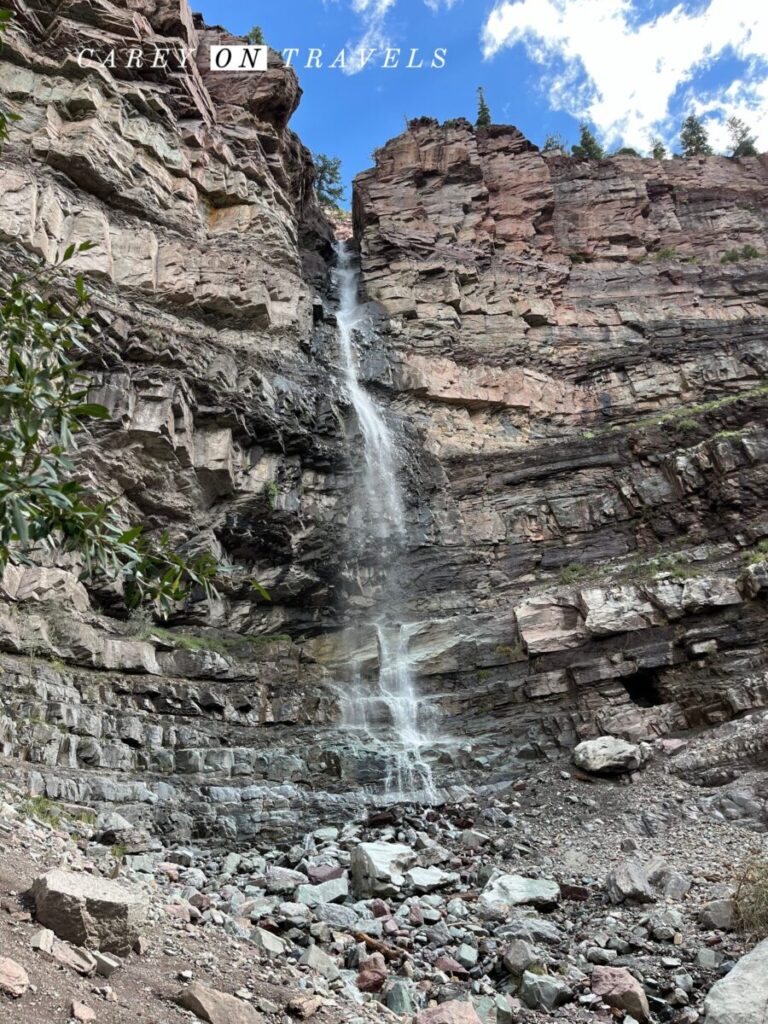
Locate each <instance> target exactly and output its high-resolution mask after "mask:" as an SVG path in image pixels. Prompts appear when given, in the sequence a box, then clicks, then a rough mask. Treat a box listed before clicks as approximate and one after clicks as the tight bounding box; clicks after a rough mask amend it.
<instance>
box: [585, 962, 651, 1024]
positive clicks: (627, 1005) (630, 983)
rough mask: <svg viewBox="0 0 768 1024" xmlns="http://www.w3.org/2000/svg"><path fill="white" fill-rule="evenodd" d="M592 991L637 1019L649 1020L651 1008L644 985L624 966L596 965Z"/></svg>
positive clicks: (610, 1004) (604, 1000) (593, 972)
mask: <svg viewBox="0 0 768 1024" xmlns="http://www.w3.org/2000/svg"><path fill="white" fill-rule="evenodd" d="M592 991H593V992H594V993H595V995H597V996H600V998H601V999H602V1000H603V1002H604V1003H607V1004H608V1005H609V1006H613V1007H614V1008H615V1009H617V1010H624V1012H625V1013H628V1014H630V1015H631V1016H632V1017H634V1018H635V1020H641V1021H642V1020H648V1018H649V1015H650V1010H649V1008H648V999H647V997H646V994H645V991H644V989H643V986H642V985H641V984H640V982H639V981H638V980H637V979H636V978H633V977H632V975H631V974H630V973H629V971H627V970H625V969H624V968H623V967H595V969H594V970H593V971H592Z"/></svg>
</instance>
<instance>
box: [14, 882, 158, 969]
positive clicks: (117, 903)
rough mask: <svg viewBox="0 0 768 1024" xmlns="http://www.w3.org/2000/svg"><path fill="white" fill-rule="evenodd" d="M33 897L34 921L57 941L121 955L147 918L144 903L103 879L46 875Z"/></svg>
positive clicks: (127, 951) (132, 941)
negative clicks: (49, 930) (62, 940)
mask: <svg viewBox="0 0 768 1024" xmlns="http://www.w3.org/2000/svg"><path fill="white" fill-rule="evenodd" d="M32 896H33V897H34V901H35V909H36V912H37V919H38V921H39V922H40V923H41V924H43V925H45V926H46V927H47V928H50V929H51V930H52V931H53V932H55V933H56V935H57V936H58V937H59V938H60V939H64V940H66V941H68V942H72V943H74V944H75V945H77V946H90V947H92V948H93V949H100V950H104V951H105V952H107V953H117V955H118V956H126V955H127V954H128V953H130V951H131V949H132V947H133V944H134V943H135V942H136V940H137V939H138V937H139V933H140V932H141V929H142V928H143V927H144V924H145V922H146V919H147V902H146V900H145V898H144V897H143V896H142V895H141V893H139V892H135V891H132V890H131V889H128V888H126V887H125V886H123V885H121V884H120V883H119V882H113V881H110V880H109V879H106V878H95V877H93V876H92V875H81V874H75V873H74V872H70V871H59V870H54V871H48V872H47V873H46V874H44V875H40V877H39V878H36V879H35V881H34V884H33V886H32Z"/></svg>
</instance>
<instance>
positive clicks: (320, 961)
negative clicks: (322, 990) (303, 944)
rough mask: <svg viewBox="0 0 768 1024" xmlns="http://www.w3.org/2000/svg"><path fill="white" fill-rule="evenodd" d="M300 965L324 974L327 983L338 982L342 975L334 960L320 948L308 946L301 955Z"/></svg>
mask: <svg viewBox="0 0 768 1024" xmlns="http://www.w3.org/2000/svg"><path fill="white" fill-rule="evenodd" d="M299 963H300V964H302V966H306V967H311V968H312V970H313V971H317V973H318V974H322V976H323V977H324V978H325V979H326V981H336V979H337V978H338V977H340V975H341V972H340V970H339V967H338V964H337V963H336V961H335V960H332V959H331V957H329V956H328V954H327V953H324V952H323V950H322V949H320V947H319V946H314V945H312V946H307V948H306V949H305V950H304V952H303V953H302V954H301V959H300V960H299Z"/></svg>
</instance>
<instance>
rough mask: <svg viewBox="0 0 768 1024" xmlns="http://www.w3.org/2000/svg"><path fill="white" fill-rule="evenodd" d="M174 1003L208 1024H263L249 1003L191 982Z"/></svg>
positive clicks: (260, 1016)
mask: <svg viewBox="0 0 768 1024" xmlns="http://www.w3.org/2000/svg"><path fill="white" fill-rule="evenodd" d="M176 1002H177V1003H178V1004H179V1006H182V1007H184V1009H185V1010H191V1011H192V1013H194V1015H195V1016H196V1017H199V1018H200V1020H207V1021H208V1022H209V1024H264V1018H263V1017H262V1015H261V1014H260V1013H258V1012H257V1011H256V1010H255V1009H254V1008H253V1007H252V1006H251V1005H250V1004H249V1003H246V1002H243V1000H242V999H237V998H235V996H230V995H227V994H226V992H218V991H217V990H216V989H215V988H208V987H207V986H206V985H201V984H200V983H199V982H197V981H195V982H193V983H192V984H191V985H190V986H189V987H188V988H185V989H182V990H181V992H179V994H178V995H177V996H176Z"/></svg>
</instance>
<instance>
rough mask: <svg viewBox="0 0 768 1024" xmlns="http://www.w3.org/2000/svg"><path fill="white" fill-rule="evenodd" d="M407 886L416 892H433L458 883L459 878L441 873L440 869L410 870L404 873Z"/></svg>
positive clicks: (445, 872)
mask: <svg viewBox="0 0 768 1024" xmlns="http://www.w3.org/2000/svg"><path fill="white" fill-rule="evenodd" d="M405 878H406V881H407V883H408V885H409V886H410V887H411V888H412V889H413V890H415V891H416V892H420V893H426V892H435V891H436V890H437V889H445V888H446V886H448V885H453V884H455V883H457V882H458V881H459V876H458V875H457V874H455V873H453V872H448V871H442V870H441V869H440V868H436V867H432V868H410V869H409V870H408V871H406V873H405Z"/></svg>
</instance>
